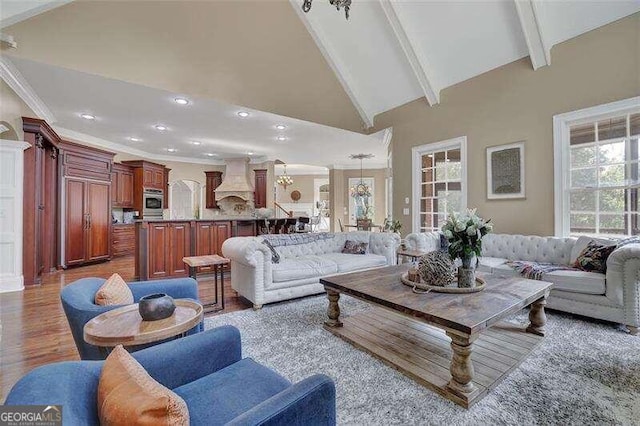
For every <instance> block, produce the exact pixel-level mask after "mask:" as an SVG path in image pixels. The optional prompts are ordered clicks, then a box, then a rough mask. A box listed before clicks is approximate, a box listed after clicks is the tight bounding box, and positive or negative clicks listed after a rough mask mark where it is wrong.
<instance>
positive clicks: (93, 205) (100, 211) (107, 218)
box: [64, 178, 111, 266]
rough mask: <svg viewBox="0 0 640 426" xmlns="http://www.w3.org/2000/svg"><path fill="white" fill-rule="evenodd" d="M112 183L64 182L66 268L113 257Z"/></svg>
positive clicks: (69, 180) (77, 179)
mask: <svg viewBox="0 0 640 426" xmlns="http://www.w3.org/2000/svg"><path fill="white" fill-rule="evenodd" d="M110 197H111V186H110V184H109V182H96V181H90V180H86V179H79V178H66V179H65V204H64V206H65V222H64V225H65V238H64V242H65V244H64V247H65V257H64V264H65V266H73V265H81V264H84V263H87V262H95V261H99V260H107V259H109V258H110V257H111V242H110V227H111V210H110V205H111V203H110V201H111V200H110Z"/></svg>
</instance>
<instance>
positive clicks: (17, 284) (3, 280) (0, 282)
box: [0, 275, 24, 293]
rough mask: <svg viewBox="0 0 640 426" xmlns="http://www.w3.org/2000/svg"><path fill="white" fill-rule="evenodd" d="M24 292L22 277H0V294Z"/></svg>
mask: <svg viewBox="0 0 640 426" xmlns="http://www.w3.org/2000/svg"><path fill="white" fill-rule="evenodd" d="M22 290H24V278H23V276H22V275H18V276H9V277H0V293H8V292H10V291H22Z"/></svg>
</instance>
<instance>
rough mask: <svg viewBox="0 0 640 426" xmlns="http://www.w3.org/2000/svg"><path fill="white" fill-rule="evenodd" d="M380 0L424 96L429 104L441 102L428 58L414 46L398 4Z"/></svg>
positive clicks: (389, 0)
mask: <svg viewBox="0 0 640 426" xmlns="http://www.w3.org/2000/svg"><path fill="white" fill-rule="evenodd" d="M379 1H380V6H382V10H383V12H384V14H385V16H386V17H387V21H388V22H389V25H390V26H391V28H392V29H393V32H394V34H395V35H396V39H397V40H398V43H400V47H402V50H403V51H404V54H405V57H406V58H407V61H408V62H409V64H410V65H411V69H413V73H414V74H415V76H416V79H417V80H418V83H419V84H420V87H422V91H423V92H424V96H425V97H426V98H427V102H429V105H436V104H439V103H440V89H438V88H437V87H435V85H434V84H433V78H432V77H431V72H430V68H429V65H428V63H427V61H426V59H425V58H424V57H423V55H421V54H419V52H417V51H416V49H415V48H414V46H415V43H414V42H412V41H411V39H410V38H409V36H408V35H407V33H406V31H405V29H404V27H403V25H402V23H401V22H400V18H399V17H398V14H397V13H396V10H395V7H397V6H394V5H393V3H392V2H391V0H379Z"/></svg>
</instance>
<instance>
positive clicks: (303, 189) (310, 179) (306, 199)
mask: <svg viewBox="0 0 640 426" xmlns="http://www.w3.org/2000/svg"><path fill="white" fill-rule="evenodd" d="M291 178H292V179H293V185H289V186H287V189H286V190H285V189H284V187H283V186H280V185H276V201H277V202H278V203H293V202H294V201H293V200H292V199H291V192H293V191H300V196H301V197H300V200H299V201H298V202H299V203H313V185H314V181H315V179H328V178H329V175H293V176H291Z"/></svg>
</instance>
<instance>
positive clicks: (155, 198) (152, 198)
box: [142, 188, 164, 218]
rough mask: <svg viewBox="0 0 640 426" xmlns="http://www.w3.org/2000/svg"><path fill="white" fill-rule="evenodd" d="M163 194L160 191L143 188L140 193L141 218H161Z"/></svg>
mask: <svg viewBox="0 0 640 426" xmlns="http://www.w3.org/2000/svg"><path fill="white" fill-rule="evenodd" d="M162 201H163V192H162V190H161V189H152V188H144V190H143V191H142V216H143V217H145V218H149V217H162V209H163V208H164V206H163V202H162Z"/></svg>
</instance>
